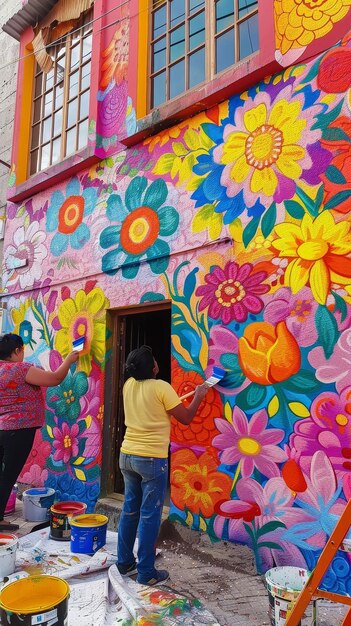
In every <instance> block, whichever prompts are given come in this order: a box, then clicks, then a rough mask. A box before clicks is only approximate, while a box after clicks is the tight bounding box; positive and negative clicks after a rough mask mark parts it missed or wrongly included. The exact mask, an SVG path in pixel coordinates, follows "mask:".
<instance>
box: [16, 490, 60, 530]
mask: <svg viewBox="0 0 351 626" xmlns="http://www.w3.org/2000/svg"><path fill="white" fill-rule="evenodd" d="M54 498H55V490H54V489H51V487H48V488H46V487H42V488H37V487H36V488H32V489H26V491H24V492H23V513H24V519H25V520H26V521H27V522H45V521H46V520H48V519H49V511H50V507H51V506H52V505H53V504H54Z"/></svg>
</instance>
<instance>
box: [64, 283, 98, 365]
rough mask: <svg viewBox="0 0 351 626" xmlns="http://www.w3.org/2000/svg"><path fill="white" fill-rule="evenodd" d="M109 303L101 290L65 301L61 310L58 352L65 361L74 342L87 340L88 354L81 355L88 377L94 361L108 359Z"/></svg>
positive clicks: (84, 352) (79, 292)
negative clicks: (106, 327)
mask: <svg viewBox="0 0 351 626" xmlns="http://www.w3.org/2000/svg"><path fill="white" fill-rule="evenodd" d="M108 306H109V301H108V299H107V298H106V297H105V295H104V293H103V291H102V290H101V289H100V288H99V287H95V289H92V291H90V292H89V293H88V294H86V293H85V291H84V290H83V289H80V290H79V291H78V292H77V294H76V297H75V298H74V299H73V298H67V299H66V300H64V301H63V302H62V304H61V306H60V308H59V310H58V314H57V315H58V318H59V321H60V324H61V329H60V330H59V331H58V333H57V334H56V337H55V348H56V350H58V352H60V353H61V354H62V356H63V357H64V358H65V357H66V356H67V354H69V352H71V350H72V341H73V340H74V339H78V338H79V337H85V343H84V350H83V351H82V352H81V353H80V357H79V360H78V369H79V370H82V371H84V372H85V373H86V374H87V375H89V374H90V371H91V361H92V358H94V359H95V360H96V361H97V362H98V363H101V362H102V361H103V359H104V355H105V323H106V308H107V307H108Z"/></svg>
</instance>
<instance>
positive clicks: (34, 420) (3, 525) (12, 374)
mask: <svg viewBox="0 0 351 626" xmlns="http://www.w3.org/2000/svg"><path fill="white" fill-rule="evenodd" d="M78 356H79V354H78V352H74V351H73V352H71V353H70V354H69V355H68V356H67V357H66V358H65V360H64V361H63V363H62V365H60V367H59V368H58V369H57V370H56V371H55V372H51V371H46V370H43V369H40V368H38V367H34V366H33V365H32V364H31V363H25V362H24V361H23V357H24V345H23V339H22V337H20V336H19V335H14V334H12V333H9V334H6V335H2V336H0V532H1V531H2V530H17V529H18V528H19V527H18V525H17V524H10V523H7V522H5V521H4V512H5V508H6V504H7V500H8V498H9V496H10V493H11V490H12V487H13V486H14V484H15V482H16V480H17V478H18V476H19V474H20V473H21V471H22V468H23V466H24V464H25V462H26V460H27V457H28V454H29V453H30V451H31V449H32V445H33V441H34V435H35V431H36V429H37V428H41V427H42V426H43V424H44V418H45V402H44V397H43V394H42V391H41V387H55V386H56V385H59V384H60V383H61V382H62V381H63V379H64V378H65V377H66V375H67V374H68V370H69V368H70V366H71V365H72V364H73V363H75V362H76V361H77V359H78Z"/></svg>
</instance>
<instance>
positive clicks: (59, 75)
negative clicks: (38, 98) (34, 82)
mask: <svg viewBox="0 0 351 626" xmlns="http://www.w3.org/2000/svg"><path fill="white" fill-rule="evenodd" d="M65 63H66V56H64V57H62V59H60V60H59V61H58V62H57V64H56V78H55V81H56V83H60V84H62V85H63V80H64V78H65Z"/></svg>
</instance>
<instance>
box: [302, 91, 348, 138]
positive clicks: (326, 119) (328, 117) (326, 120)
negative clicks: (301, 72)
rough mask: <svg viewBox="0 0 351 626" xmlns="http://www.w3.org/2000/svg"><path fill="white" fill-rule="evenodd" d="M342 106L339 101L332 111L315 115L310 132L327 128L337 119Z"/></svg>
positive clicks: (341, 102) (342, 102) (342, 103)
mask: <svg viewBox="0 0 351 626" xmlns="http://www.w3.org/2000/svg"><path fill="white" fill-rule="evenodd" d="M305 80H306V79H305ZM343 105H344V101H343V100H342V99H341V101H340V102H339V104H338V105H337V106H336V107H334V109H332V110H331V111H329V112H328V113H325V114H323V113H321V114H320V115H317V122H315V123H314V124H313V126H312V130H314V129H315V128H322V129H324V128H327V127H328V126H329V125H330V124H331V123H332V122H334V120H335V119H336V118H337V117H338V115H339V114H340V111H341V109H342V107H343ZM323 139H325V137H324V133H323Z"/></svg>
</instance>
